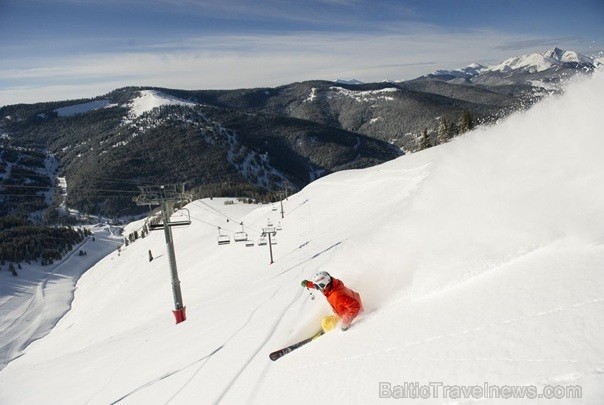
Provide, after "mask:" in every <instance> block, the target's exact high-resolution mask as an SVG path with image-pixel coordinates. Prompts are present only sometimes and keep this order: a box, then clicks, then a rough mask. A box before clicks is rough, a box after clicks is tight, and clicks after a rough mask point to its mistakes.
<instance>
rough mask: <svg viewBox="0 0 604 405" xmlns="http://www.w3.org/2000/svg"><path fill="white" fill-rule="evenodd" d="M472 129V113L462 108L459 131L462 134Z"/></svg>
mask: <svg viewBox="0 0 604 405" xmlns="http://www.w3.org/2000/svg"><path fill="white" fill-rule="evenodd" d="M472 129H474V119H473V117H472V113H471V112H470V111H468V110H464V112H463V113H462V114H461V117H460V118H459V133H460V134H463V133H464V132H468V131H471V130H472Z"/></svg>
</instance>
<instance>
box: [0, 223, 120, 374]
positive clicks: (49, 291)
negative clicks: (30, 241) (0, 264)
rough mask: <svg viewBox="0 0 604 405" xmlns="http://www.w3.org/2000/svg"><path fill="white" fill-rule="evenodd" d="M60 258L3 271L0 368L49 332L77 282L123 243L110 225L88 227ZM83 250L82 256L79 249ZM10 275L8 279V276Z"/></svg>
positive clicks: (60, 315) (0, 312) (0, 297)
mask: <svg viewBox="0 0 604 405" xmlns="http://www.w3.org/2000/svg"><path fill="white" fill-rule="evenodd" d="M91 232H92V235H91V236H90V237H88V238H86V239H85V240H84V241H83V242H82V243H80V244H78V245H77V246H76V247H75V248H74V250H73V251H72V252H71V253H70V254H69V255H68V256H67V257H66V258H65V259H63V261H62V262H57V263H55V264H53V265H50V266H40V265H38V264H30V265H27V264H25V263H23V264H22V269H19V271H18V274H19V277H18V278H12V277H11V276H10V275H8V274H3V277H2V278H3V279H4V280H2V281H3V282H2V283H1V285H0V370H2V368H3V367H4V366H6V364H7V363H8V362H10V361H11V360H13V359H15V358H17V357H19V356H21V355H22V354H23V350H24V348H25V347H26V346H27V345H29V344H30V343H31V342H32V341H34V340H36V339H39V338H41V337H43V336H44V335H46V334H47V333H49V332H50V331H51V330H52V328H53V327H54V326H55V325H56V323H57V322H58V321H59V319H61V317H62V316H63V315H65V313H66V312H67V311H69V309H70V306H71V299H72V298H73V292H74V290H75V285H76V282H77V281H78V279H79V277H80V276H81V275H82V273H84V272H85V271H86V270H88V269H89V268H91V267H92V266H94V264H95V263H97V262H98V261H99V260H101V259H102V258H103V257H105V256H107V255H108V254H109V253H111V252H112V251H114V250H116V248H117V247H118V246H119V245H120V244H121V243H122V238H121V237H120V236H117V235H115V234H114V232H113V229H112V228H111V227H110V226H100V227H95V228H92V229H91ZM80 251H82V252H86V255H85V256H80V255H78V253H79V252H80ZM9 277H10V279H9Z"/></svg>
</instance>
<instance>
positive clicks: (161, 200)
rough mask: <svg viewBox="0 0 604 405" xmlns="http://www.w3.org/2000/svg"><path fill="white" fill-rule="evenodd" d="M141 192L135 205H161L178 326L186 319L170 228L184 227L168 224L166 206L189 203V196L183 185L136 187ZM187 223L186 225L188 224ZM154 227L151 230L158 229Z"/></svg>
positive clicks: (181, 222)
mask: <svg viewBox="0 0 604 405" xmlns="http://www.w3.org/2000/svg"><path fill="white" fill-rule="evenodd" d="M138 188H139V189H140V190H141V194H140V195H139V196H137V197H134V199H133V200H134V202H136V204H137V205H148V204H153V205H161V211H162V220H163V229H164V235H165V237H166V246H167V249H168V258H169V261H170V274H171V276H172V294H173V295H174V310H173V311H172V312H173V313H174V317H175V318H176V323H177V324H179V323H180V322H183V321H185V320H186V319H187V317H186V314H185V306H184V304H183V302H182V294H181V291H180V280H179V279H178V272H177V270H176V254H175V253H174V241H173V239H172V229H171V227H172V226H175V225H185V224H184V223H183V221H178V222H175V223H171V222H170V215H171V212H169V211H168V205H170V206H171V207H172V206H173V205H174V203H177V202H189V201H191V198H190V196H188V195H186V194H185V186H184V184H172V185H158V186H138ZM190 223H191V222H190V220H189V222H188V223H187V224H186V225H188V224H190ZM159 228H160V227H155V228H152V230H153V229H159Z"/></svg>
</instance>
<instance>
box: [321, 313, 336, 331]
mask: <svg viewBox="0 0 604 405" xmlns="http://www.w3.org/2000/svg"><path fill="white" fill-rule="evenodd" d="M338 321H339V318H338V316H337V315H327V316H325V317H323V320H322V321H321V327H322V328H323V332H325V333H327V332H329V331H330V330H332V329H335V327H336V326H337V325H338Z"/></svg>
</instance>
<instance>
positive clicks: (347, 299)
mask: <svg viewBox="0 0 604 405" xmlns="http://www.w3.org/2000/svg"><path fill="white" fill-rule="evenodd" d="M306 286H307V287H308V288H315V285H314V284H313V282H312V281H309V282H307V283H306ZM323 295H325V297H326V298H327V302H329V304H330V305H331V307H332V308H333V312H335V314H336V315H337V316H338V318H340V319H341V320H342V323H343V324H345V325H350V323H351V322H352V320H353V319H354V318H356V316H357V315H358V314H359V312H361V310H362V309H363V304H362V303H361V296H360V295H359V293H357V292H356V291H353V290H351V289H350V288H348V287H346V286H345V285H344V283H343V282H342V280H338V279H337V278H333V277H332V278H331V283H329V284H328V285H327V287H325V289H324V290H323Z"/></svg>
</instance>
